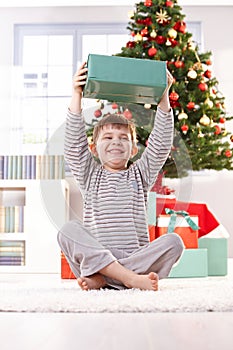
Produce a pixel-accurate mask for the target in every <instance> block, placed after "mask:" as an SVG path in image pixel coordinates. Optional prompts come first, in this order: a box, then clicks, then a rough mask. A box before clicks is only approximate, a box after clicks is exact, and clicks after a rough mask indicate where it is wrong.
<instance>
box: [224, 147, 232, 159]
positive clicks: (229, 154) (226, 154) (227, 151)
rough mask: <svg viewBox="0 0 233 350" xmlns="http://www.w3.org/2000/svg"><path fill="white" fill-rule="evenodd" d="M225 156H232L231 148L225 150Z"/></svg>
mask: <svg viewBox="0 0 233 350" xmlns="http://www.w3.org/2000/svg"><path fill="white" fill-rule="evenodd" d="M225 156H226V157H227V158H230V157H231V156H232V151H231V150H230V149H227V150H226V151H225Z"/></svg>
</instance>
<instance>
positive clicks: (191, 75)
mask: <svg viewBox="0 0 233 350" xmlns="http://www.w3.org/2000/svg"><path fill="white" fill-rule="evenodd" d="M187 76H188V77H189V78H190V79H196V78H197V72H196V71H195V70H194V69H190V70H189V71H188V74H187Z"/></svg>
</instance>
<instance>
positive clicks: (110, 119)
mask: <svg viewBox="0 0 233 350" xmlns="http://www.w3.org/2000/svg"><path fill="white" fill-rule="evenodd" d="M107 124H118V125H119V126H121V125H124V126H126V127H128V129H129V132H130V135H131V138H132V142H133V144H134V145H136V144H137V134H136V126H135V124H134V123H133V122H132V121H130V120H128V119H127V118H125V116H124V115H123V114H116V113H115V114H107V115H106V116H104V117H103V118H102V119H101V120H100V121H99V122H98V123H97V124H96V125H95V126H94V130H93V136H92V140H93V143H95V144H96V142H97V139H98V137H99V133H100V130H102V128H103V126H104V125H107Z"/></svg>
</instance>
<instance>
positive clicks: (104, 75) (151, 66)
mask: <svg viewBox="0 0 233 350" xmlns="http://www.w3.org/2000/svg"><path fill="white" fill-rule="evenodd" d="M87 67H88V74H87V81H86V85H85V87H84V91H83V97H85V98H94V99H103V100H109V101H115V102H126V103H142V104H145V103H148V104H157V103H158V102H159V101H160V99H161V96H162V94H163V93H164V90H165V88H166V85H167V73H166V62H164V61H155V60H149V59H138V58H128V57H118V56H106V55H96V54H89V56H88V61H87Z"/></svg>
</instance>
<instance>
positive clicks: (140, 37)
mask: <svg viewBox="0 0 233 350" xmlns="http://www.w3.org/2000/svg"><path fill="white" fill-rule="evenodd" d="M134 40H135V41H142V35H141V34H139V33H137V34H136V35H135V37H134Z"/></svg>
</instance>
